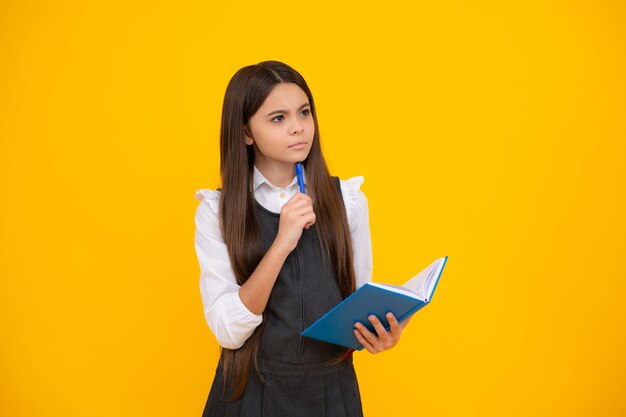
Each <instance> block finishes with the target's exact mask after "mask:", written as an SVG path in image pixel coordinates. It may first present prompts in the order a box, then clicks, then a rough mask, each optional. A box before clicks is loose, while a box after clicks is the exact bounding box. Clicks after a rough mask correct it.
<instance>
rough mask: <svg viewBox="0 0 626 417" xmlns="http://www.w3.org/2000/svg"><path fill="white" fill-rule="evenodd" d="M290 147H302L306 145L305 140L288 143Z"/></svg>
mask: <svg viewBox="0 0 626 417" xmlns="http://www.w3.org/2000/svg"><path fill="white" fill-rule="evenodd" d="M289 147H290V148H292V149H304V148H305V147H306V142H305V141H303V140H301V141H300V142H296V143H294V144H293V145H289Z"/></svg>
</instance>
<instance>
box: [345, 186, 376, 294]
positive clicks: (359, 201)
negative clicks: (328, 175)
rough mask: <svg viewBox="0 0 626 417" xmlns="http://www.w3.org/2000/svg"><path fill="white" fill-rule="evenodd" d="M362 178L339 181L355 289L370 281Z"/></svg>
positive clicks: (365, 200) (370, 240) (370, 239)
mask: <svg viewBox="0 0 626 417" xmlns="http://www.w3.org/2000/svg"><path fill="white" fill-rule="evenodd" d="M363 181H364V179H363V177H352V178H349V179H347V180H345V181H344V180H341V192H342V195H343V197H344V204H345V206H346V214H347V216H348V226H349V229H350V236H351V238H352V257H353V260H354V273H355V275H356V288H359V287H360V286H361V285H363V284H365V283H366V282H369V281H371V280H372V263H373V262H372V238H371V235H370V225H369V207H368V203H367V198H366V197H365V194H364V193H363V191H361V190H360V187H361V184H363Z"/></svg>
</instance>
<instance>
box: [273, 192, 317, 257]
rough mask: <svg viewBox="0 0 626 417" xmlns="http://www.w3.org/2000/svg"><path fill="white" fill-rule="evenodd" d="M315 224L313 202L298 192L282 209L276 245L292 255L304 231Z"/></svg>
mask: <svg viewBox="0 0 626 417" xmlns="http://www.w3.org/2000/svg"><path fill="white" fill-rule="evenodd" d="M314 223H315V213H314V212H313V200H312V199H311V197H309V196H308V195H306V194H302V193H301V192H300V191H298V192H297V193H296V194H295V195H294V196H293V197H291V198H290V199H289V201H287V202H286V203H285V204H284V205H283V207H282V208H281V209H280V222H279V224H278V233H277V234H276V238H275V239H274V244H275V245H278V247H279V248H281V250H285V251H286V252H287V253H291V251H293V250H294V249H295V248H296V245H297V244H298V241H299V240H300V237H301V236H302V229H308V228H309V227H310V226H311V225H312V224H314Z"/></svg>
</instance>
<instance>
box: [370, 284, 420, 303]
mask: <svg viewBox="0 0 626 417" xmlns="http://www.w3.org/2000/svg"><path fill="white" fill-rule="evenodd" d="M368 284H370V285H373V286H374V287H378V288H384V289H386V290H389V291H393V292H396V293H398V294H404V295H407V296H409V297H411V298H419V299H420V300H422V298H421V297H419V296H418V294H417V293H415V292H414V291H411V290H410V289H408V288H406V287H402V286H400V285H393V284H381V283H378V282H368Z"/></svg>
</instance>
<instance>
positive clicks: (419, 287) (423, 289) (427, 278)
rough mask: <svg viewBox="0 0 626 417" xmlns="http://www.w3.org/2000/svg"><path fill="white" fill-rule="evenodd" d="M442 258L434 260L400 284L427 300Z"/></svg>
mask: <svg viewBox="0 0 626 417" xmlns="http://www.w3.org/2000/svg"><path fill="white" fill-rule="evenodd" d="M443 259H444V258H439V259H437V260H435V261H434V262H433V263H432V264H430V265H428V266H427V267H426V268H424V269H423V270H422V271H420V272H419V273H418V274H417V275H415V276H414V277H413V278H411V279H410V280H408V281H407V282H405V283H404V284H403V285H402V286H403V287H406V288H408V289H409V290H411V291H414V292H415V293H416V294H417V295H418V296H419V297H420V298H421V299H422V300H424V301H428V297H430V295H431V294H432V290H433V287H434V284H435V282H436V278H437V276H438V275H439V271H440V270H441V265H442V264H443Z"/></svg>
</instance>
